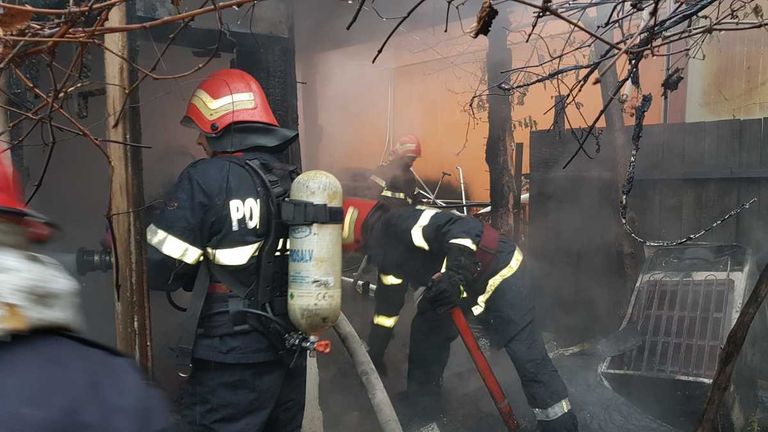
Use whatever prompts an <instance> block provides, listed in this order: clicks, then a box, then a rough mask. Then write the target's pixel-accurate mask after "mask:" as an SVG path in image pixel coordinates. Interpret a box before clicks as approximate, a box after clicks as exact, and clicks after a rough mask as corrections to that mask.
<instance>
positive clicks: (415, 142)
mask: <svg viewBox="0 0 768 432" xmlns="http://www.w3.org/2000/svg"><path fill="white" fill-rule="evenodd" d="M402 157H413V158H419V157H421V142H419V138H418V137H417V136H416V135H413V134H408V135H404V136H402V137H401V138H400V139H399V140H397V144H395V146H394V147H392V150H390V152H389V160H390V161H392V160H395V159H398V158H402Z"/></svg>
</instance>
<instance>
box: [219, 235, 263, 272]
mask: <svg viewBox="0 0 768 432" xmlns="http://www.w3.org/2000/svg"><path fill="white" fill-rule="evenodd" d="M261 243H262V242H260V241H259V242H256V243H253V244H249V245H245V246H238V247H233V248H228V249H212V248H206V249H205V252H206V255H208V259H210V260H211V262H212V263H214V264H219V265H227V266H238V265H243V264H245V263H247V262H248V260H250V259H251V257H252V256H254V255H256V254H258V253H259V249H260V248H261Z"/></svg>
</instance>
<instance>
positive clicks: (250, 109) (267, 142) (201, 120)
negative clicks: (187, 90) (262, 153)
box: [181, 69, 298, 151]
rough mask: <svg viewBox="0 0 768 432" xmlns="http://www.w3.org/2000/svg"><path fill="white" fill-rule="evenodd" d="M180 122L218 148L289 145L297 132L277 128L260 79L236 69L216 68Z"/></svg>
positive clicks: (235, 149)
mask: <svg viewBox="0 0 768 432" xmlns="http://www.w3.org/2000/svg"><path fill="white" fill-rule="evenodd" d="M181 124H182V125H184V126H187V127H192V128H196V129H198V130H200V131H201V132H202V133H204V134H205V135H206V136H207V137H208V141H209V144H212V146H211V147H212V148H213V149H214V150H217V151H237V150H242V149H244V148H249V147H257V146H261V147H274V146H277V145H280V144H289V143H291V142H293V141H294V140H295V139H296V136H297V135H298V133H297V132H296V131H294V130H290V129H284V128H281V127H280V125H279V124H278V123H277V119H276V118H275V115H274V114H273V113H272V108H270V106H269V102H268V101H267V95H266V94H265V93H264V89H262V88H261V85H260V84H259V82H258V81H256V79H255V78H254V77H252V76H251V75H250V74H248V73H247V72H245V71H242V70H238V69H223V70H219V71H216V72H214V73H212V74H211V75H209V76H208V77H207V78H206V79H204V80H203V81H202V82H201V83H200V85H198V86H197V89H195V92H194V93H193V94H192V98H190V100H189V103H188V104H187V111H186V113H185V114H184V117H183V118H182V120H181ZM217 145H218V147H220V148H216V146H217Z"/></svg>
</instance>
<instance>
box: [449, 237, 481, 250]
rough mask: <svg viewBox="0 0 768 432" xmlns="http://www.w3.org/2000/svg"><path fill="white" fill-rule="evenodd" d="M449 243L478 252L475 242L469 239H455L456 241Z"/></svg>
mask: <svg viewBox="0 0 768 432" xmlns="http://www.w3.org/2000/svg"><path fill="white" fill-rule="evenodd" d="M448 243H453V244H458V245H462V246H466V247H468V248H470V249H472V250H473V251H475V252H477V245H476V244H475V242H473V241H472V239H469V238H455V239H452V240H449V241H448Z"/></svg>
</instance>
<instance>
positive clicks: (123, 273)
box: [104, 3, 152, 373]
mask: <svg viewBox="0 0 768 432" xmlns="http://www.w3.org/2000/svg"><path fill="white" fill-rule="evenodd" d="M127 17H128V11H127V7H126V4H125V3H121V4H119V5H117V6H114V7H113V8H112V10H111V12H110V14H109V21H108V25H110V26H119V25H124V24H126V23H127V21H128V19H127ZM128 42H129V41H128V34H127V33H114V34H107V35H105V36H104V43H105V45H106V46H107V47H108V48H109V49H110V50H112V51H114V52H116V53H118V54H120V55H121V56H123V57H125V58H131V56H132V54H134V53H131V52H129V49H128V48H129V46H128ZM104 75H105V81H106V99H107V138H108V139H109V140H111V141H113V142H114V141H117V142H137V141H140V140H141V137H139V136H137V135H138V134H139V132H138V131H139V130H140V129H139V127H140V119H139V115H138V108H135V109H129V110H126V111H125V112H124V113H123V116H122V117H121V118H119V119H118V118H117V114H118V113H119V112H120V110H121V107H122V106H123V102H124V101H125V99H126V97H128V95H127V90H128V88H129V87H130V81H131V77H130V71H129V65H128V64H127V63H126V62H124V61H122V60H121V59H120V58H119V57H118V56H116V55H114V54H111V53H110V52H108V51H107V50H105V52H104ZM131 105H132V106H135V104H131ZM106 145H107V151H108V153H109V158H110V163H111V165H112V176H111V179H110V183H111V184H110V186H111V187H110V200H109V202H110V204H109V218H110V222H111V227H112V235H113V239H114V246H113V253H114V255H113V263H114V280H115V328H116V331H117V349H118V350H120V351H122V352H124V353H126V354H128V355H132V356H133V357H134V358H135V359H136V361H137V362H138V364H139V366H141V367H142V368H143V369H144V370H145V371H146V372H147V373H151V365H152V350H151V346H150V323H149V316H150V315H149V298H148V294H147V288H146V264H145V252H146V240H145V234H144V230H145V226H144V223H143V221H142V212H141V211H138V210H137V209H141V208H143V207H144V185H143V178H142V175H143V174H142V157H141V150H140V149H139V148H136V147H132V146H128V145H121V144H115V143H111V144H106Z"/></svg>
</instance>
